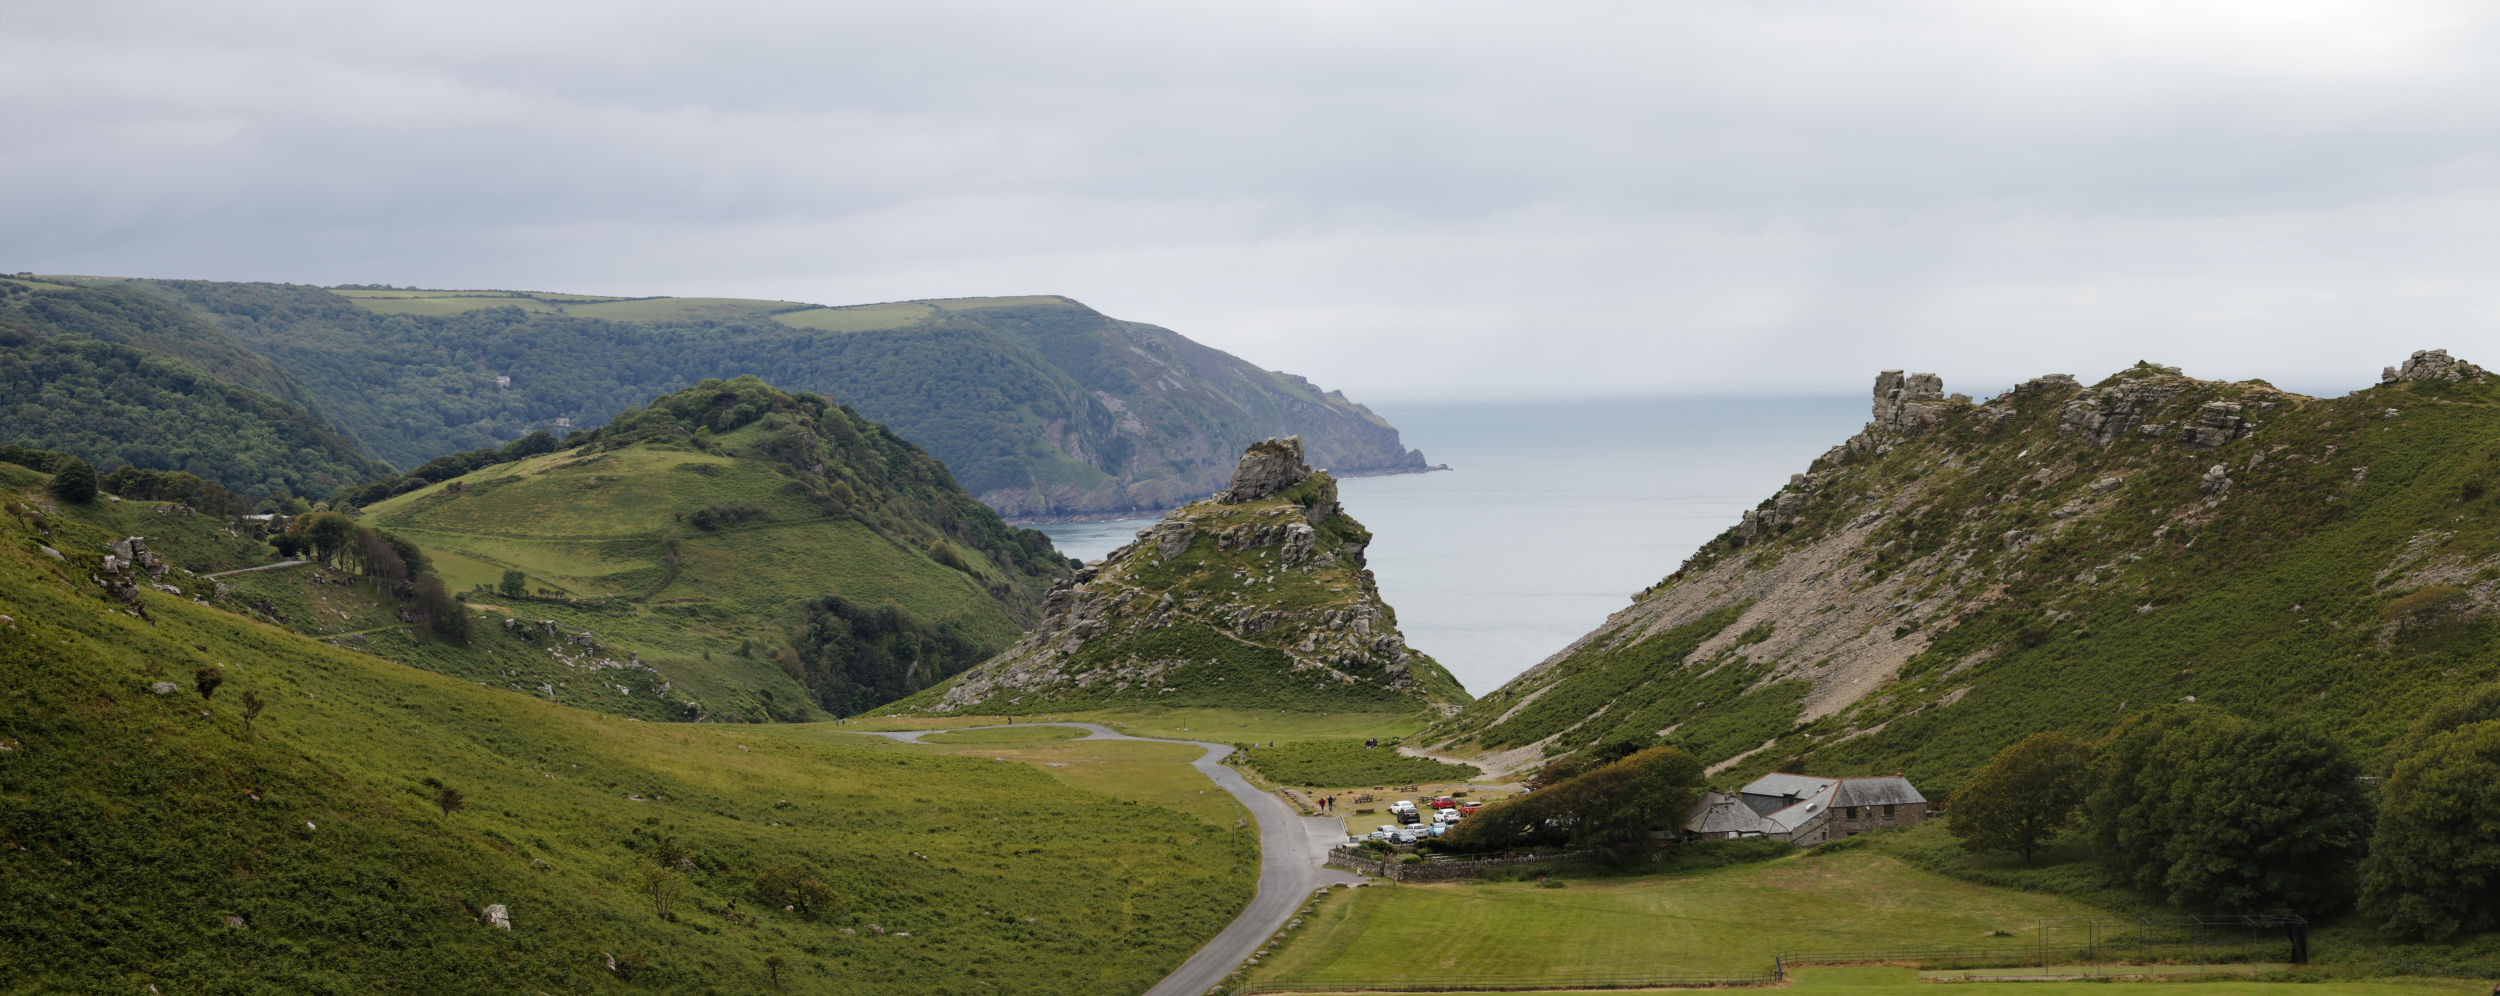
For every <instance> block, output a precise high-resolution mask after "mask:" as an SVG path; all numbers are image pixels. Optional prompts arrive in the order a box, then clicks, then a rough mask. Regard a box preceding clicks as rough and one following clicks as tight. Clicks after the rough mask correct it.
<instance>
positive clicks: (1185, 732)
mask: <svg viewBox="0 0 2500 996" xmlns="http://www.w3.org/2000/svg"><path fill="white" fill-rule="evenodd" d="M1051 720H1060V721H1066V722H1075V723H1100V724H1102V725H1104V726H1108V727H1110V728H1112V729H1114V730H1118V731H1120V732H1122V733H1126V734H1128V735H1130V736H1133V737H1155V738H1159V739H1164V740H1200V741H1205V742H1208V743H1251V742H1257V743H1266V742H1268V741H1271V740H1272V741H1275V742H1277V743H1280V744H1285V743H1295V742H1298V741H1305V740H1329V739H1342V738H1346V737H1358V738H1359V737H1399V736H1404V735H1406V734H1409V733H1413V732H1415V731H1416V730H1420V729H1423V727H1424V724H1425V723H1427V722H1429V721H1430V720H1431V716H1429V715H1428V714H1426V713H1423V712H1420V711H1418V712H1337V713H1315V712H1294V711H1291V710H1285V709H1214V708H1191V709H1140V708H1130V709H1094V710H1084V711H1070V712H1065V713H1049V714H1032V715H1018V716H1017V717H1016V721H1017V722H1019V723H1024V722H1047V721H1051ZM1006 721H1007V719H1006V717H1004V716H983V715H962V716H879V715H870V716H863V717H859V718H857V719H854V720H852V721H851V722H852V725H853V726H854V727H855V728H857V729H866V730H942V729H947V728H950V727H957V726H987V725H989V724H992V723H1004V722H1006Z"/></svg>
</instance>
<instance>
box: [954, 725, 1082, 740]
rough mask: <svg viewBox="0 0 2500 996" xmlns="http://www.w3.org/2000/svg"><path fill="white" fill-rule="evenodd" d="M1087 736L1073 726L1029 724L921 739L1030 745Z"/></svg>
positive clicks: (955, 732)
mask: <svg viewBox="0 0 2500 996" xmlns="http://www.w3.org/2000/svg"><path fill="white" fill-rule="evenodd" d="M1084 735H1085V731H1084V730H1080V729H1077V728H1076V727H1073V726H1039V725H1034V724H1031V723H1027V724H1025V725H1023V726H1008V727H998V728H984V729H973V730H953V731H946V732H939V733H932V734H929V735H928V736H925V737H922V738H920V742H921V743H924V744H1029V743H1039V742H1042V741H1048V740H1074V739H1077V738H1078V737H1082V736H1084Z"/></svg>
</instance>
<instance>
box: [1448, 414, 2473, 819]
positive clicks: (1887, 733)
mask: <svg viewBox="0 0 2500 996" xmlns="http://www.w3.org/2000/svg"><path fill="white" fill-rule="evenodd" d="M1892 376H1894V377H1896V378H1897V376H1898V375H1892ZM1896 400H1897V399H1896ZM1887 404H1890V405H1891V407H1889V408H1887V407H1886V405H1887ZM1887 412H1890V413H1892V414H1890V415H1887ZM1877 413H1878V416H1879V419H1878V422H1877V423H1876V424H1874V425H1870V426H1869V428H1868V430H1867V432H1866V433H1863V434H1861V435H1860V436H1859V437H1858V438H1856V439H1853V440H1850V441H1849V442H1848V443H1846V444H1845V445H1843V446H1839V447H1835V448H1834V449H1833V450H1832V452H1831V453H1829V454H1826V455H1825V456H1824V457H1823V458H1822V459H1819V460H1817V461H1815V463H1814V465H1813V466H1812V467H1810V468H1805V469H1806V470H1807V471H1809V472H1808V473H1807V474H1804V475H1802V476H1801V477H1799V478H1798V480H1797V481H1796V482H1795V483H1792V484H1791V485H1790V486H1789V487H1788V488H1785V489H1783V490H1782V491H1781V493H1780V494H1779V495H1777V496H1774V497H1773V498H1772V499H1770V500H1766V501H1765V502H1764V503H1763V504H1762V506H1761V507H1760V508H1759V509H1757V510H1756V511H1755V512H1753V513H1749V514H1748V515H1747V517H1746V521H1745V522H1742V523H1739V524H1737V526H1736V527H1735V528H1731V529H1730V530H1729V531H1728V532H1727V533H1725V534H1723V535H1721V536H1720V537H1719V538H1717V539H1715V540H1713V541H1712V542H1711V543H1709V544H1708V545H1706V546H1705V547H1704V548H1703V549H1702V550H1701V551H1700V552H1699V553H1698V554H1696V555H1695V556H1694V557H1693V558H1692V560H1691V561H1689V562H1688V563H1686V564H1685V565H1684V566H1683V567H1682V568H1681V569H1679V570H1678V571H1676V572H1675V573H1674V574H1672V575H1670V576H1668V577H1667V578H1666V579H1665V580H1663V581H1661V582H1659V584H1658V585H1656V586H1654V587H1653V588H1651V589H1650V590H1649V591H1646V592H1643V593H1641V594H1640V596H1639V597H1638V599H1637V600H1636V601H1635V604H1634V605H1633V606H1632V607H1631V608H1629V609H1626V610H1624V611H1623V612H1621V613H1618V614H1617V615H1616V616H1615V617H1614V618H1613V619H1610V620H1608V622H1607V623H1606V625H1605V626H1603V627H1601V628H1600V629H1599V630H1598V631H1596V632H1594V633H1592V634H1590V635H1589V636H1588V637H1585V638H1583V639H1582V640H1581V641H1580V642H1578V643H1576V644H1575V645H1573V646H1572V647H1570V648H1568V649H1566V650H1565V651H1564V652H1563V653H1561V654H1558V655H1556V656H1555V657H1554V658H1553V659H1551V660H1549V661H1547V662H1545V663H1544V664H1541V665H1539V666H1538V667H1537V668H1535V669H1532V670H1531V671H1530V672H1528V673H1527V674H1525V675H1522V676H1521V677H1520V678H1519V679H1517V680H1515V681H1514V682H1512V683H1511V684H1510V685H1508V686H1505V687H1504V688H1502V689H1500V690H1497V691H1495V692H1493V693H1491V694H1488V695H1486V696H1485V697H1484V698H1483V699H1481V700H1479V701H1478V702H1477V703H1476V705H1475V706H1474V707H1472V708H1471V709H1470V710H1469V711H1467V712H1466V713H1465V714H1463V715H1461V716H1459V717H1456V718H1455V719H1453V720H1452V721H1450V722H1449V723H1447V724H1444V725H1442V726H1440V727H1438V728H1436V729H1434V730H1432V731H1429V732H1428V733H1427V736H1430V737H1433V738H1435V739H1438V740H1442V741H1449V742H1455V743H1458V744H1462V745H1474V746H1477V747H1481V748H1487V749H1507V750H1516V751H1524V752H1526V753H1527V754H1529V755H1531V756H1533V755H1536V754H1545V753H1554V752H1559V751H1563V750H1568V749H1571V748H1573V747H1576V746H1578V745H1580V744H1583V743H1588V742H1592V741H1595V740H1599V739H1604V738H1612V737H1647V736H1651V735H1654V734H1659V733H1664V734H1665V735H1666V736H1668V737H1669V738H1670V739H1672V740H1676V741H1678V742H1681V743H1684V744H1686V745H1687V746H1689V747H1691V748H1692V749H1694V750H1695V751H1696V752H1698V753H1701V754H1703V755H1704V756H1706V757H1708V758H1710V759H1713V760H1735V759H1739V758H1741V759H1742V760H1740V761H1736V763H1735V766H1734V768H1733V769H1732V770H1731V771H1730V773H1729V777H1730V778H1736V777H1743V776H1745V775H1747V774H1749V773H1752V772H1757V771H1761V770H1766V769H1768V768H1770V767H1772V766H1774V765H1779V766H1782V767H1787V768H1789V769H1791V770H1794V769H1795V768H1797V767H1799V766H1802V767H1804V768H1807V769H1809V770H1813V771H1816V772H1825V773H1852V772H1868V771H1885V772H1890V771H1893V770H1906V771H1908V772H1909V773H1910V774H1911V775H1912V776H1913V777H1915V778H1917V779H1920V784H1921V785H1922V787H1923V788H1925V789H1926V790H1927V791H1928V794H1929V795H1930V796H1941V795H1942V794H1943V791H1942V790H1945V789H1949V788H1951V787H1952V786H1953V785H1954V784H1955V783H1956V782H1958V780H1959V779H1960V778H1961V777H1962V775H1963V774H1964V773H1965V772H1967V771H1969V770H1971V769H1972V768H1974V767H1975V766H1976V765H1977V764H1979V763H1980V762H1981V761H1984V760H1985V759H1986V758H1987V757H1988V756H1989V755H1990V754H1992V753H1993V752H1994V751H1996V750H1997V749H1998V748H2000V747H2002V746H2004V745H2005V744H2006V743H2009V742H2011V741H2012V740H2014V739H2016V738H2018V737H2020V736H2022V735H2024V734H2027V733H2030V732H2033V731H2037V730H2042V729H2056V730H2064V731H2068V732H2073V733H2077V734H2080V735H2084V736H2087V737H2089V736H2097V735H2098V734H2100V733H2102V732H2104V731H2106V730H2108V729H2109V728H2110V727H2111V726H2112V725H2113V724H2115V723H2116V722H2117V721H2118V720H2119V719H2120V718H2122V717H2123V716H2124V715H2126V714H2127V712H2128V710H2130V709H2141V708H2143V707H2145V706H2147V705H2150V704H2155V703H2163V702H2174V701H2179V700H2182V699H2187V698H2190V697H2192V698H2193V699H2194V700H2195V701H2198V702H2204V703H2209V704H2214V705H2219V706H2221V707H2223V708H2225V709H2227V710H2229V711H2231V712H2233V713H2235V714H2239V715H2243V716H2249V717H2254V718H2273V717H2292V718H2298V719H2307V720H2314V721H2316V722H2318V723H2320V724H2323V725H2325V726H2326V727H2327V728H2328V729H2329V730H2331V731H2332V732H2333V733H2335V734H2336V735H2338V736H2339V737H2341V738H2343V739H2344V740H2346V741H2347V742H2349V743H2351V744H2353V745H2354V746H2355V747H2356V748H2357V749H2360V750H2361V751H2363V752H2364V753H2365V754H2367V753H2368V752H2370V751H2372V750H2374V749H2375V748H2376V747H2377V746H2378V745H2380V744H2383V743H2385V742H2386V741H2387V740H2388V739H2389V738H2390V737H2391V736H2393V735H2394V734H2395V733H2397V732H2398V731H2400V730H2401V729H2402V728H2403V727H2404V725H2405V724H2406V723H2407V722H2408V721H2410V720H2411V719H2412V718H2413V717H2414V716H2416V715H2419V714H2420V713H2421V712H2422V711H2423V710H2424V709H2425V708H2426V707H2427V706H2429V705H2430V704H2432V703H2434V702H2437V701H2439V700H2440V699H2441V698H2443V697H2444V696H2447V695H2449V694H2452V693H2453V692H2454V691H2455V690H2457V689H2460V688H2465V687H2470V686H2472V685H2474V684H2477V683H2480V682H2484V681H2488V680H2490V679H2491V678H2492V677H2493V676H2494V675H2495V672H2496V671H2500V624H2496V623H2495V620H2494V619H2493V617H2492V613H2491V612H2490V608H2491V606H2492V605H2493V604H2494V602H2495V599H2500V379H2492V378H2484V379H2480V380H2476V379H2474V378H2472V377H2467V378H2465V379H2463V380H2460V381H2454V382H2452V381H2449V380H2446V379H2439V378H2433V379H2417V380H2411V381H2403V380H2399V381H2393V382H2390V383H2388V384H2386V385H2384V386H2380V387H2377V388H2373V389H2371V390H2367V391H2362V392H2357V393H2355V394H2353V395H2351V396H2348V397H2344V398H2308V397H2302V396H2298V395H2293V394H2287V393H2284V392H2281V391H2277V390H2275V389H2273V388H2272V387H2270V386H2268V385H2266V384H2264V383H2262V382H2258V381H2245V382H2238V383H2225V382H2214V381H2199V380H2194V379H2190V378H2187V377H2184V376H2180V375H2178V374H2177V373H2176V372H2175V371H2171V370H2168V369H2165V368H2158V367H2152V366H2149V365H2148V366H2139V367H2136V368H2134V369H2131V370H2128V371H2124V372H2122V373H2120V374H2118V375H2117V376H2114V377H2112V378H2109V379H2108V380H2106V381H2103V382H2102V383H2101V384H2098V385H2095V386H2093V387H2088V388H2087V387H2083V386H2081V385H2078V384H2075V383H2074V382H2073V381H2072V380H2071V379H2064V378H2044V379H2042V380H2039V381H2034V382H2031V383H2029V384H2026V385H2023V386H2022V387H2019V388H2017V389H2015V390H2013V391H2011V392H2008V393H2006V394H2004V395H2001V396H1999V397H1998V398H1996V399H1995V400H1993V401H1990V402H1988V403H1986V404H1977V403H1973V402H1971V401H1969V400H1968V399H1966V398H1959V397H1955V398H1945V397H1943V396H1942V395H1941V391H1940V389H1939V390H1937V391H1935V392H1933V393H1932V394H1931V395H1930V396H1928V397H1925V398H1924V399H1918V400H1911V401H1908V402H1905V403H1894V402H1885V401H1883V400H1882V399H1879V404H1878V409H1877ZM1887 418H1889V419H1891V421H1886V419H1887Z"/></svg>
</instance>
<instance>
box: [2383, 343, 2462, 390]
mask: <svg viewBox="0 0 2500 996" xmlns="http://www.w3.org/2000/svg"><path fill="white" fill-rule="evenodd" d="M2484 375H2485V373H2484V370H2483V368H2481V367H2478V366H2475V365H2473V364H2471V363H2467V362H2465V361H2464V360H2460V359H2457V358H2455V357H2452V356H2449V355H2448V351H2447V350H2445V349H2425V350H2420V351H2417V352H2415V353H2414V354H2413V355H2412V356H2411V357H2409V358H2407V359H2406V360H2405V363H2404V366H2403V367H2388V368H2387V369H2386V370H2384V371H2382V372H2381V373H2380V374H2379V382H2380V383H2383V384H2404V383H2411V382H2414V381H2424V380H2436V381H2445V382H2447V383H2450V384H2454V383H2456V382H2458V381H2461V380H2471V381H2475V382H2477V383H2479V382H2481V381H2482V379H2483V377H2484Z"/></svg>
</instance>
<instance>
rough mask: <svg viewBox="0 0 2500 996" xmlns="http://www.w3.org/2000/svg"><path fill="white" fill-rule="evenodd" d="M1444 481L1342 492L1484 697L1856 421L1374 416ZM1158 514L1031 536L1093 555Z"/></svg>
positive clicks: (1811, 404) (1840, 406)
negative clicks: (1438, 469)
mask: <svg viewBox="0 0 2500 996" xmlns="http://www.w3.org/2000/svg"><path fill="white" fill-rule="evenodd" d="M1373 408H1374V410H1376V411H1378V412H1379V413H1380V414H1381V415H1382V416H1383V417H1385V418H1387V419H1388V420H1389V421H1390V422H1391V423H1392V424H1394V425H1396V426H1397V427H1398V430H1399V432H1400V433H1401V434H1402V436H1403V437H1404V439H1405V440H1406V444H1407V445H1408V446H1413V447H1416V448H1419V449H1421V450H1423V451H1424V455H1425V456H1426V457H1428V458H1430V459H1431V460H1432V461H1433V462H1434V463H1446V464H1449V465H1450V466H1451V467H1452V468H1453V469H1451V470H1449V471H1447V472H1442V473H1433V474H1412V475H1405V476H1400V477H1362V478H1354V479H1350V480H1347V481H1344V482H1343V483H1342V485H1341V487H1340V489H1339V490H1340V494H1341V495H1342V497H1343V499H1344V502H1345V507H1346V511H1348V512H1350V513H1352V514H1353V515H1354V517H1355V518H1357V519H1360V520H1362V522H1363V524H1364V525H1366V526H1369V527H1371V531H1372V536H1373V540H1372V546H1371V549H1370V551H1369V552H1368V557H1369V560H1370V562H1371V567H1372V572H1373V574H1374V575H1375V576H1377V577H1378V578H1379V579H1380V588H1381V594H1382V595H1383V596H1384V597H1386V598H1387V599H1388V602H1389V604H1390V605H1391V606H1394V607H1395V608H1396V609H1397V612H1398V625H1399V628H1400V629H1402V630H1404V631H1405V633H1406V639H1407V642H1408V643H1410V644H1412V645H1413V646H1414V647H1415V648H1416V649H1418V650H1422V651H1423V652H1425V653H1428V654H1431V655H1432V656H1433V657H1434V658H1436V659H1438V660H1440V662H1441V663H1442V664H1443V665H1445V666H1447V667H1448V668H1449V669H1450V671H1451V672H1452V673H1453V674H1456V675H1457V676H1458V680H1459V681H1460V682H1461V683H1463V684H1465V685H1466V686H1467V690H1468V691H1470V692H1474V693H1477V694H1483V693H1484V692H1488V691H1491V690H1493V689H1494V688H1495V687H1497V686H1499V685H1500V684H1501V683H1503V682H1505V681H1508V680H1510V679H1511V678H1512V677H1513V676H1515V675H1517V674H1518V673H1519V672H1521V671H1524V670H1527V669H1528V668H1529V667H1530V666H1531V665H1534V664H1535V663H1536V662H1538V661H1540V660H1543V659H1545V658H1546V657H1547V656H1548V655H1551V654H1552V653H1554V652H1555V651H1557V650H1560V649H1562V648H1563V646H1564V645H1565V644H1568V643H1570V642H1571V641H1572V640H1575V639H1578V638H1579V637H1580V636H1581V635H1582V634H1585V633H1587V632H1588V631H1589V630H1591V629H1594V628H1596V626H1597V624H1598V623H1600V622H1603V621H1605V618H1606V616H1607V614H1609V613H1611V612H1614V611H1615V610H1617V609H1620V608H1622V607H1623V606H1624V605H1626V604H1628V603H1629V601H1630V599H1631V596H1632V594H1633V593H1634V592H1637V591H1640V590H1641V589H1643V588H1646V587H1648V586H1649V585H1650V584H1651V583H1653V582H1656V581H1657V580H1658V579H1659V578H1662V577H1665V576H1666V575H1667V574H1669V573H1671V572H1673V571H1674V570H1675V568H1676V565H1678V564H1681V563H1683V562H1684V558H1685V557H1686V556H1689V555H1690V554H1691V553H1692V552H1693V550H1694V549H1695V548H1697V547H1699V546H1700V545H1701V544H1702V543H1703V542H1705V541H1707V540H1709V539H1710V538H1711V537H1713V536H1716V535H1718V534H1719V533H1720V531H1722V530H1724V529H1726V528H1727V527H1728V526H1730V525H1733V524H1735V522H1736V520H1737V518H1738V517H1739V516H1741V515H1743V514H1744V510H1745V509H1748V508H1752V507H1753V506H1754V505H1755V504H1757V503H1759V502H1761V501H1762V499H1764V498H1767V497H1770V495H1771V493H1772V492H1773V491H1775V490H1777V489H1778V488H1779V486H1780V485H1781V484H1783V483H1785V482H1787V480H1788V475H1790V474H1794V473H1800V472H1803V471H1804V470H1805V469H1806V465H1807V464H1808V463H1809V462H1811V461H1812V460H1813V459H1814V458H1815V457H1816V456H1817V455H1819V454H1821V453H1822V452H1823V451H1824V450H1826V449H1829V448H1831V447H1832V446H1833V445H1834V444H1836V443H1838V442H1840V441H1841V440H1843V439H1846V438H1848V436H1849V435H1850V434H1851V433H1853V432H1856V431H1857V430H1858V428H1859V426H1861V425H1863V424H1864V423H1865V421H1866V414H1867V413H1866V402H1865V401H1864V400H1863V399H1857V398H1808V399H1785V400H1758V399H1756V400H1741V401H1727V400H1717V401H1690V400H1672V401H1670V400H1636V401H1590V402H1570V403H1537V404H1474V405H1420V404H1418V405H1375V406H1373ZM1153 524H1154V520H1152V519H1133V520H1122V521H1118V522H1088V523H1073V524H1068V525H1053V526H1044V527H1041V528H1042V531H1043V532H1046V533H1049V534H1050V537H1051V541H1052V542H1053V543H1056V544H1057V545H1058V547H1059V549H1060V550H1061V551H1062V552H1064V553H1066V554H1067V555H1069V556H1072V557H1079V558H1083V559H1086V560H1092V559H1094V558H1097V557H1100V556H1102V555H1103V554H1105V553H1109V552H1110V551H1111V550H1113V549H1114V548H1117V547H1118V546H1119V545H1120V544H1122V543H1126V542H1128V541H1129V540H1131V539H1133V538H1134V537H1135V535H1136V532H1137V530H1139V529H1141V528H1144V527H1146V526H1150V525H1153Z"/></svg>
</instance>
